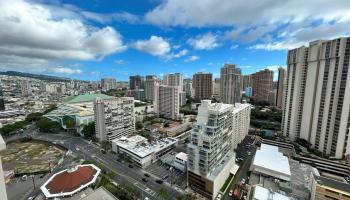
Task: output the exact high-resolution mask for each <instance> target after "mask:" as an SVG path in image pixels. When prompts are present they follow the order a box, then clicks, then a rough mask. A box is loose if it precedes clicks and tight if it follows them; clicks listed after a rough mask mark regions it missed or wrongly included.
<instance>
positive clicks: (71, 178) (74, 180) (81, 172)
mask: <svg viewBox="0 0 350 200" xmlns="http://www.w3.org/2000/svg"><path fill="white" fill-rule="evenodd" d="M96 172H97V171H96V169H94V168H93V167H91V166H79V167H78V168H77V169H76V170H74V171H72V172H69V171H67V170H66V171H64V172H61V173H59V174H57V175H56V176H55V177H54V178H53V179H52V180H51V181H50V182H49V183H48V184H47V185H46V188H47V190H49V191H50V193H51V194H57V193H61V192H63V193H65V192H72V191H74V190H76V189H78V188H79V187H80V186H81V185H85V184H86V183H88V182H90V181H91V180H92V179H93V178H94V175H95V174H96Z"/></svg>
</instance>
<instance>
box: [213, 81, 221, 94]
mask: <svg viewBox="0 0 350 200" xmlns="http://www.w3.org/2000/svg"><path fill="white" fill-rule="evenodd" d="M213 96H215V97H220V78H214V81H213Z"/></svg>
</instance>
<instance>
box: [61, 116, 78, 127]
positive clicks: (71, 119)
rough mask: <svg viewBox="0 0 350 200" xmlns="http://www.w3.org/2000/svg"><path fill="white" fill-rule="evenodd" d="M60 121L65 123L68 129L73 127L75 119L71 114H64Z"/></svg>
mask: <svg viewBox="0 0 350 200" xmlns="http://www.w3.org/2000/svg"><path fill="white" fill-rule="evenodd" d="M62 121H63V124H64V125H66V127H67V128H68V129H72V128H74V127H75V119H74V117H72V116H64V117H63V119H62Z"/></svg>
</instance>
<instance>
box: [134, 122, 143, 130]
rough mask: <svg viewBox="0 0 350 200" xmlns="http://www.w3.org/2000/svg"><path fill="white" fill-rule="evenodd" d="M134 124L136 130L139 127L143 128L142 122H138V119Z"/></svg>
mask: <svg viewBox="0 0 350 200" xmlns="http://www.w3.org/2000/svg"><path fill="white" fill-rule="evenodd" d="M135 126H136V129H137V130H140V129H142V128H143V124H142V122H140V121H137V122H136V124H135Z"/></svg>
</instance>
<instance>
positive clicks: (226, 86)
mask: <svg viewBox="0 0 350 200" xmlns="http://www.w3.org/2000/svg"><path fill="white" fill-rule="evenodd" d="M241 94H242V90H241V69H239V68H236V66H235V65H233V64H225V65H224V66H223V67H222V68H221V71H220V98H221V101H222V102H223V103H228V104H234V103H239V102H241Z"/></svg>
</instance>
